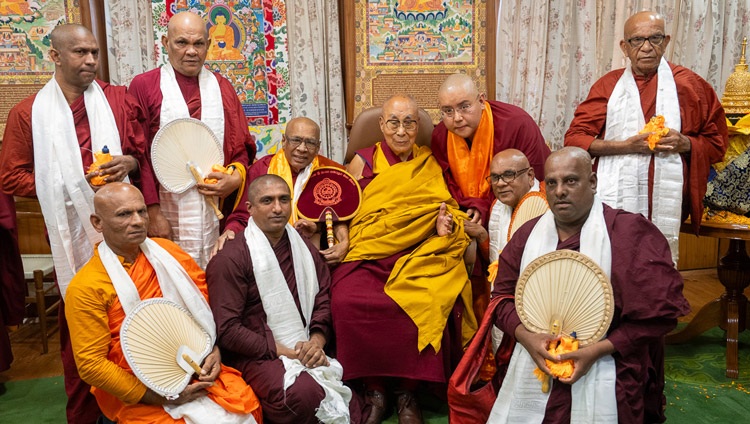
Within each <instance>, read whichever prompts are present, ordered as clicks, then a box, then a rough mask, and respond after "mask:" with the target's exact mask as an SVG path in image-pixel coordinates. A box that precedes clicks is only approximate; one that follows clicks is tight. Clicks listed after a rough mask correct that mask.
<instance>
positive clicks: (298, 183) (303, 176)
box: [292, 162, 313, 223]
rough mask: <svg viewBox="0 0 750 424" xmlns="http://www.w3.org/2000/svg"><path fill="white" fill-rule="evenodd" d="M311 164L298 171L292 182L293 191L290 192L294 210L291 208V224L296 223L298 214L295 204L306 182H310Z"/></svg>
mask: <svg viewBox="0 0 750 424" xmlns="http://www.w3.org/2000/svg"><path fill="white" fill-rule="evenodd" d="M312 167H313V164H312V162H311V163H310V164H308V165H307V166H306V167H305V169H303V170H302V171H300V173H299V174H297V179H296V180H295V181H294V189H293V190H292V205H294V208H292V211H294V213H292V222H293V223H294V222H297V220H298V216H299V214H298V213H297V202H298V201H299V197H300V196H301V195H302V192H303V191H304V190H305V186H307V182H308V181H309V180H310V175H312V171H313V169H312Z"/></svg>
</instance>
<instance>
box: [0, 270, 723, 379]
mask: <svg viewBox="0 0 750 424" xmlns="http://www.w3.org/2000/svg"><path fill="white" fill-rule="evenodd" d="M682 275H683V277H684V279H685V289H684V293H685V297H686V298H687V300H688V302H690V306H692V308H693V311H692V312H691V313H690V315H687V316H686V317H684V318H682V320H681V321H687V320H689V319H690V318H692V317H693V315H695V313H696V312H697V311H698V310H699V309H700V308H701V306H703V305H704V304H706V303H707V302H709V301H711V300H713V299H715V298H717V297H719V295H721V293H722V292H723V291H724V290H723V287H722V285H721V284H720V283H719V280H718V278H717V275H716V270H715V269H705V270H695V271H683V272H682ZM58 336H59V333H57V332H56V333H55V334H54V335H53V337H52V339H51V340H50V342H49V353H46V354H42V353H41V352H42V342H41V339H40V337H39V330H38V326H37V325H34V324H31V325H27V326H25V327H21V329H19V330H18V331H16V332H14V333H12V334H11V343H12V345H13V356H14V357H15V360H14V362H13V365H12V366H11V369H10V370H8V371H5V372H3V373H0V382H6V381H14V380H25V379H30V378H41V377H52V376H59V375H62V373H63V371H62V363H61V362H60V344H59V337H58Z"/></svg>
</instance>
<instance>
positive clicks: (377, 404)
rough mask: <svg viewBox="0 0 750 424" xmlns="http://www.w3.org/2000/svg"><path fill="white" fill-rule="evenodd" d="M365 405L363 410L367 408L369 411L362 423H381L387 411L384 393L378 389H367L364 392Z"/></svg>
mask: <svg viewBox="0 0 750 424" xmlns="http://www.w3.org/2000/svg"><path fill="white" fill-rule="evenodd" d="M365 405H366V406H365V411H367V409H368V408H369V410H370V412H369V415H368V416H367V419H366V420H365V422H364V424H380V423H382V422H383V418H385V413H386V412H387V409H386V406H387V402H386V399H385V393H383V392H380V391H378V390H368V391H367V392H366V393H365Z"/></svg>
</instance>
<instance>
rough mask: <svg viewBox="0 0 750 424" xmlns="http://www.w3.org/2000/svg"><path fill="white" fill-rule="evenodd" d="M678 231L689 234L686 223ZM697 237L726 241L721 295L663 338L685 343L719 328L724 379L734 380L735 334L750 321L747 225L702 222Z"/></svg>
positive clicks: (749, 237) (749, 235)
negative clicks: (723, 342)
mask: <svg viewBox="0 0 750 424" xmlns="http://www.w3.org/2000/svg"><path fill="white" fill-rule="evenodd" d="M681 231H682V232H685V233H692V226H691V225H690V224H689V223H685V224H682V228H681ZM700 235H701V236H706V237H716V238H719V239H728V240H729V249H728V251H727V253H726V254H725V255H724V256H723V257H722V258H721V259H719V265H718V266H717V269H718V274H719V281H721V284H722V285H723V286H724V289H725V290H724V294H722V295H721V296H720V297H719V298H718V299H714V300H712V301H711V302H709V303H707V304H706V305H705V306H703V307H702V308H701V310H700V311H698V313H697V314H696V315H695V317H694V318H693V319H692V320H691V321H690V322H689V323H688V325H687V326H686V327H685V328H683V329H682V330H680V331H678V332H673V333H670V334H668V335H667V337H666V342H667V343H669V344H679V343H685V342H687V341H689V340H691V339H692V338H694V337H696V336H699V335H700V334H702V333H704V332H705V331H707V330H709V329H711V328H714V327H720V328H721V329H722V330H725V331H726V341H727V374H726V375H727V377H729V378H737V377H738V375H739V367H738V350H737V349H738V339H739V333H740V332H742V331H745V329H746V328H747V322H748V321H750V310H748V308H747V297H746V296H745V295H744V293H743V292H744V290H745V288H746V287H747V286H748V285H750V257H748V255H747V251H746V250H745V240H750V226H747V225H739V224H714V223H702V224H701V229H700Z"/></svg>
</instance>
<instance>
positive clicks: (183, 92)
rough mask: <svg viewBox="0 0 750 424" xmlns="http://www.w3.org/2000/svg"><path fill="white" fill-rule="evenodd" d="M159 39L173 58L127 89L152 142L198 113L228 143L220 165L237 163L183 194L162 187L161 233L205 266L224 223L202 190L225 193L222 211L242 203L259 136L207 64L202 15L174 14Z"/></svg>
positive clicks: (224, 81) (229, 89)
mask: <svg viewBox="0 0 750 424" xmlns="http://www.w3.org/2000/svg"><path fill="white" fill-rule="evenodd" d="M161 42H162V45H163V46H164V48H165V49H167V54H168V55H169V63H167V64H166V65H164V66H162V67H161V68H157V69H153V70H151V71H148V72H146V73H143V74H141V75H137V76H136V77H135V78H133V81H132V82H131V83H130V89H129V92H130V94H132V95H133V96H135V98H136V99H138V102H139V103H140V104H141V106H142V107H143V110H144V112H145V115H146V122H145V123H144V127H145V132H146V135H147V138H148V141H149V148H150V143H151V142H152V141H153V139H154V136H155V135H156V133H157V132H158V131H159V129H160V128H161V127H163V126H164V125H166V124H168V123H169V122H171V121H173V120H175V119H180V118H195V119H200V120H201V121H202V122H203V123H205V124H206V125H208V127H209V128H210V129H211V131H213V133H214V134H216V136H217V138H218V139H219V141H220V142H221V143H222V145H223V147H224V163H222V164H219V165H224V166H227V167H233V168H234V172H233V173H231V174H225V173H222V172H210V173H208V174H207V177H208V178H214V179H216V180H218V182H217V183H216V184H198V185H197V187H196V188H195V189H192V188H191V189H190V190H188V191H186V192H184V193H181V194H176V193H170V192H168V191H167V190H166V189H164V188H163V187H162V188H161V189H160V191H159V195H160V199H161V211H162V213H163V214H164V216H166V218H167V220H168V221H169V225H168V226H166V228H160V231H159V232H158V235H159V236H161V237H167V236H168V235H169V234H174V236H173V238H172V239H173V240H174V241H175V242H176V243H177V244H178V245H180V247H182V248H183V249H185V251H186V252H188V253H189V254H190V256H192V257H193V258H194V259H195V260H196V262H198V264H199V265H200V266H201V267H203V268H205V267H206V264H207V263H208V259H209V257H210V253H211V249H212V248H213V246H214V243H215V242H216V239H217V238H218V237H219V225H220V223H219V220H218V219H217V218H216V215H215V214H214V211H213V210H212V209H211V208H210V207H209V206H208V205H207V203H206V202H205V201H204V200H203V197H202V196H218V197H219V198H221V199H223V206H222V210H223V212H224V216H227V215H229V213H230V212H231V211H232V210H233V209H234V208H235V207H236V206H237V205H238V204H239V199H240V197H241V195H242V190H243V189H244V187H245V182H244V176H245V172H246V170H247V168H248V167H249V165H250V164H252V163H253V159H254V158H255V150H256V149H255V142H254V141H253V138H252V136H250V133H249V131H248V129H247V121H246V119H245V113H244V111H243V110H242V104H240V101H239V99H238V98H237V94H236V93H235V91H234V87H233V86H232V84H231V83H230V82H229V81H228V80H227V79H225V78H224V77H222V76H220V75H219V74H216V73H213V72H210V71H209V70H207V69H205V68H204V67H203V63H204V62H205V60H206V53H207V51H208V45H209V42H210V40H209V39H208V33H207V32H206V23H205V22H204V21H203V19H202V18H201V17H200V16H198V15H196V14H194V13H191V12H181V13H178V14H176V15H174V16H173V17H172V18H171V19H170V20H169V24H168V26H167V35H165V36H163V37H162V39H161ZM196 154H200V152H197V153H196ZM203 171H204V172H206V171H208V170H205V169H204V170H203Z"/></svg>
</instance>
